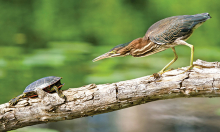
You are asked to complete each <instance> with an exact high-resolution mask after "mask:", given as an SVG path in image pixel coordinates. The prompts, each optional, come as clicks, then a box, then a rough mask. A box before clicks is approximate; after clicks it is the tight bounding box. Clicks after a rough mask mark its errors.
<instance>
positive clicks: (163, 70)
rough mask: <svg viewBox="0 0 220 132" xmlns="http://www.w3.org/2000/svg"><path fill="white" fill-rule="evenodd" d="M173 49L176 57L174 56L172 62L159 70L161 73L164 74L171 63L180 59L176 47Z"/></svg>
mask: <svg viewBox="0 0 220 132" xmlns="http://www.w3.org/2000/svg"><path fill="white" fill-rule="evenodd" d="M171 49H172V50H173V53H174V58H173V60H172V61H171V62H170V63H168V64H167V65H166V66H165V67H164V68H163V69H162V70H161V71H159V74H163V73H164V72H165V70H166V69H167V68H168V67H169V66H171V65H172V64H173V63H174V62H175V61H176V60H177V59H178V55H177V54H176V50H175V48H174V47H172V48H171Z"/></svg>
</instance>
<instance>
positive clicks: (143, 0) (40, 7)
mask: <svg viewBox="0 0 220 132" xmlns="http://www.w3.org/2000/svg"><path fill="white" fill-rule="evenodd" d="M219 6H220V1H218V0H211V1H209V0H204V1H201V0H193V1H189V0H185V1H174V0H166V1H164V0H135V1H134V0H104V1H102V0H91V1H89V0H81V1H77V0H72V1H70V0H69V1H62V0H0V19H1V20H0V86H1V88H0V103H1V104H2V103H6V102H8V101H9V100H10V99H11V98H13V97H15V96H17V95H19V94H21V93H22V92H23V90H24V89H25V87H26V86H27V85H28V84H30V83H31V82H33V81H35V80H37V79H39V78H42V77H45V76H61V77H63V79H62V81H61V82H63V83H65V85H64V87H63V88H62V89H64V90H65V89H68V88H76V87H80V86H83V85H87V84H90V83H96V84H100V83H112V82H117V81H123V80H127V79H133V78H137V77H142V76H146V75H150V74H153V73H155V72H158V71H159V70H161V69H162V68H163V67H164V66H165V65H166V64H167V63H168V62H169V61H171V60H172V58H173V56H174V55H173V52H172V50H171V49H168V50H166V51H163V52H160V53H157V54H155V55H151V56H148V57H143V58H134V57H131V56H128V57H123V58H121V57H118V58H113V59H105V60H102V61H98V62H95V63H93V62H92V59H94V58H95V57H97V56H99V55H101V54H103V53H105V52H107V51H109V50H110V49H111V48H113V47H114V46H116V45H118V44H121V43H126V42H129V41H131V40H133V39H136V38H138V37H142V36H144V34H145V33H146V31H147V29H148V28H149V27H150V26H151V25H152V24H153V23H155V22H156V21H158V20H160V19H163V18H166V17H170V16H175V15H193V14H198V13H204V12H208V13H210V15H211V16H212V19H210V20H208V21H207V22H205V23H204V24H203V25H202V26H201V27H199V28H198V29H197V30H195V32H194V33H193V35H192V36H191V38H190V39H189V40H188V41H187V42H188V43H190V44H193V45H194V47H195V53H194V60H196V59H202V60H206V61H219V57H220V53H219V49H220V44H219V43H220V39H219V30H220V27H219V23H220V17H219ZM176 51H177V54H178V56H179V59H178V60H177V61H176V62H175V63H174V64H173V65H172V66H171V67H170V68H178V67H183V66H188V65H189V61H190V48H189V47H186V46H177V47H176ZM167 103H169V101H167ZM102 116H103V115H101V117H102ZM98 117H99V116H98ZM101 117H100V118H101ZM105 117H106V116H105ZM108 119H109V118H108V116H107V118H106V120H108ZM85 120H87V119H85ZM88 120H89V119H88ZM88 120H87V121H86V122H87V124H88V122H89V121H88ZM93 120H96V118H93ZM112 120H113V121H114V119H112ZM96 121H97V120H96ZM92 122H95V121H92ZM110 126H111V125H110ZM113 128H115V129H113V130H114V131H117V130H118V129H116V128H117V127H116V126H115V127H113ZM104 129H105V128H104ZM105 130H107V131H113V130H112V129H110V130H109V129H105ZM60 131H61V129H60ZM86 131H93V129H92V130H90V129H86ZM102 131H103V129H102Z"/></svg>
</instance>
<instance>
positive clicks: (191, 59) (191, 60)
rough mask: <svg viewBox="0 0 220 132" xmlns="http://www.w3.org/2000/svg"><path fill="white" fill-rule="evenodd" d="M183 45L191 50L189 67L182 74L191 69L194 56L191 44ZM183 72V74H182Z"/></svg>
mask: <svg viewBox="0 0 220 132" xmlns="http://www.w3.org/2000/svg"><path fill="white" fill-rule="evenodd" d="M183 45H186V46H189V47H190V48H191V58H190V65H189V68H187V69H186V71H184V72H187V71H188V70H189V69H191V68H192V67H193V55H194V46H193V45H191V44H188V43H186V42H185V43H184V44H183ZM184 72H183V73H184Z"/></svg>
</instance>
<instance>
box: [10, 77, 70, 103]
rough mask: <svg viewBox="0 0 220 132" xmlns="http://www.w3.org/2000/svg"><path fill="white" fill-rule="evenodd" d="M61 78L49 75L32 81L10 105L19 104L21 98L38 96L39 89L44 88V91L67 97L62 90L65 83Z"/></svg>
mask: <svg viewBox="0 0 220 132" xmlns="http://www.w3.org/2000/svg"><path fill="white" fill-rule="evenodd" d="M61 79H62V77H56V76H48V77H44V78H41V79H38V80H36V81H34V82H32V83H31V84H29V85H28V86H27V87H26V88H25V90H24V92H23V94H21V95H18V96H17V97H15V98H13V99H11V100H10V101H9V104H10V106H13V105H15V104H17V102H18V101H19V100H20V99H21V98H27V97H30V98H32V97H37V96H38V94H37V90H38V89H42V90H43V91H45V92H48V93H54V92H56V93H57V94H58V95H59V97H60V98H63V99H66V96H65V95H64V94H63V93H62V92H61V90H60V89H61V87H62V86H63V85H64V84H61V82H60V80H61Z"/></svg>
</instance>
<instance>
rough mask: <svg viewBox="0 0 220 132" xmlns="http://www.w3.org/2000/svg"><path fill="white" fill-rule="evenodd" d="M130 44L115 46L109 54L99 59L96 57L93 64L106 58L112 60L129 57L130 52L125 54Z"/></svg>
mask: <svg viewBox="0 0 220 132" xmlns="http://www.w3.org/2000/svg"><path fill="white" fill-rule="evenodd" d="M129 43H130V42H128V43H125V44H120V45H117V46H115V47H114V48H112V49H111V50H110V51H109V52H107V53H105V54H103V55H100V56H98V57H96V58H95V59H94V60H92V61H93V62H95V61H99V60H102V59H105V58H111V57H119V56H126V55H129V52H125V51H126V48H127V46H128V44H129Z"/></svg>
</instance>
